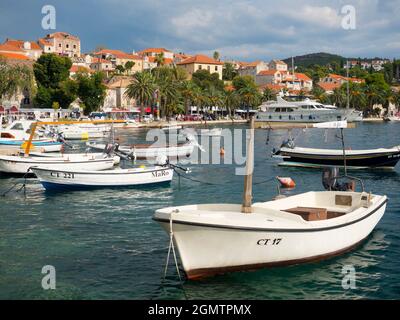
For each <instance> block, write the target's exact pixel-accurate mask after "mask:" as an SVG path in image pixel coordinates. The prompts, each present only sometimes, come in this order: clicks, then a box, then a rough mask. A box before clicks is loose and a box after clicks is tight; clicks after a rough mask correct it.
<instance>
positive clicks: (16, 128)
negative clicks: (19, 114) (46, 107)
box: [10, 122, 24, 130]
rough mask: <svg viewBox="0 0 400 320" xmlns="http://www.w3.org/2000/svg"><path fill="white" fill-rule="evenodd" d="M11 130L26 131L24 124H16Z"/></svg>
mask: <svg viewBox="0 0 400 320" xmlns="http://www.w3.org/2000/svg"><path fill="white" fill-rule="evenodd" d="M10 130H24V126H23V125H22V123H20V122H17V123H16V124H14V125H13V126H12V127H11V128H10Z"/></svg>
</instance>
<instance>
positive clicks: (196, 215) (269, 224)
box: [153, 119, 387, 279]
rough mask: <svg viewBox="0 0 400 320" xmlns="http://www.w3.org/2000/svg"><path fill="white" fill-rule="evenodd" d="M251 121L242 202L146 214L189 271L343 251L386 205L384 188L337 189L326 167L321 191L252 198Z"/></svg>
mask: <svg viewBox="0 0 400 320" xmlns="http://www.w3.org/2000/svg"><path fill="white" fill-rule="evenodd" d="M251 129H253V130H251V133H250V135H249V137H248V144H247V163H246V175H245V179H244V192H243V203H242V205H240V204H224V203H218V204H194V205H184V206H178V207H169V208H164V209H159V210H157V211H156V212H155V214H154V216H153V219H154V220H155V221H157V222H158V223H160V225H161V226H162V227H163V229H164V230H165V231H166V232H167V233H168V234H169V235H170V248H169V252H171V247H172V248H174V246H175V245H176V247H177V249H178V251H179V255H180V258H181V262H182V265H183V269H184V271H185V273H186V275H187V277H188V278H189V279H199V278H203V277H207V276H212V275H216V274H222V273H226V272H233V271H244V270H254V269H258V268H262V267H272V266H283V265H293V264H299V263H306V262H312V261H319V260H323V259H326V258H329V257H333V256H336V255H339V254H342V253H344V252H347V251H350V250H351V249H353V248H355V247H356V246H357V245H359V244H360V243H361V242H362V241H363V240H364V239H366V238H367V237H368V235H369V234H370V233H371V232H372V231H373V229H374V228H375V226H376V225H377V224H378V222H379V221H380V219H381V218H382V216H383V215H384V213H385V209H386V203H387V197H386V196H384V195H376V194H371V193H367V192H365V191H364V185H363V184H361V186H362V190H361V192H354V191H347V190H350V189H349V188H348V189H346V191H339V189H340V190H341V186H345V184H343V185H338V184H337V181H336V178H335V177H334V176H333V175H332V176H331V177H330V178H334V179H326V181H324V180H323V183H324V185H325V183H326V185H327V187H328V188H327V190H328V191H311V192H306V193H302V194H298V195H295V196H291V197H287V198H281V199H279V200H273V201H268V202H261V203H254V204H252V203H251V199H252V172H253V165H254V164H253V157H254V155H253V152H254V151H253V149H254V120H253V119H252V120H251ZM348 178H350V177H348ZM353 181H354V180H353ZM346 185H347V184H346ZM349 185H350V184H349ZM351 185H352V184H351ZM333 187H335V189H333ZM173 252H174V253H175V250H173ZM175 261H177V260H175Z"/></svg>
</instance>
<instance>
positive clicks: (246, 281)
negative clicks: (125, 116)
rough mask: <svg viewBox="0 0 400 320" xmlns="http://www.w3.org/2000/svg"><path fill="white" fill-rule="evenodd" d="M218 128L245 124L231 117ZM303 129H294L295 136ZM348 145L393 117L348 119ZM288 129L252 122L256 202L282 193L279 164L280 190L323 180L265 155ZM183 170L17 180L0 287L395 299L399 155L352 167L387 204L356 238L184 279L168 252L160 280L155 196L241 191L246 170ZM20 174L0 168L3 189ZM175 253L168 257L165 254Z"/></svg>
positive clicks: (166, 199)
mask: <svg viewBox="0 0 400 320" xmlns="http://www.w3.org/2000/svg"><path fill="white" fill-rule="evenodd" d="M224 128H229V129H233V128H245V126H242V125H237V126H235V127H232V126H225V127H224ZM120 132H122V133H121V144H122V143H123V142H126V141H129V142H132V143H133V142H135V143H136V142H138V141H143V140H144V139H145V136H146V131H144V130H131V131H120ZM299 132H300V131H299V130H297V131H295V132H293V135H294V136H297V135H298V133H299ZM345 135H346V144H347V146H348V147H351V148H353V149H367V148H378V147H391V146H395V145H400V138H399V137H400V124H396V123H364V124H359V125H358V126H357V128H356V129H349V130H345ZM286 137H287V131H285V130H279V131H273V132H271V134H270V139H269V143H268V144H267V143H266V140H267V131H265V130H257V131H256V140H255V172H254V173H255V175H254V183H255V185H254V189H253V196H254V201H255V202H260V201H267V200H270V199H271V198H272V197H273V196H275V195H276V194H277V186H276V183H275V182H269V183H263V184H257V183H259V182H263V181H265V180H267V179H270V178H271V177H275V176H278V175H279V176H290V177H292V178H293V179H294V180H295V182H296V184H297V186H296V188H295V189H294V190H291V191H282V192H283V193H284V194H286V195H291V194H297V193H301V192H305V191H309V190H322V184H321V171H319V170H313V169H298V168H284V167H278V166H277V165H276V163H277V162H276V159H272V158H271V156H270V155H271V151H272V148H273V147H279V145H280V143H281V142H282V140H283V139H284V138H286ZM296 143H297V145H299V146H308V147H325V148H326V147H337V148H340V141H339V140H338V139H337V138H335V132H334V130H330V131H328V135H327V136H326V137H325V131H324V130H320V129H312V130H306V131H304V132H303V131H301V133H300V134H299V135H298V137H297V140H296ZM189 166H190V167H191V169H192V172H191V173H190V178H192V179H194V180H199V181H204V182H207V184H205V183H200V182H196V181H193V180H187V179H181V181H180V183H179V181H178V178H177V177H175V178H174V181H173V182H172V184H171V186H170V187H161V188H145V189H102V190H92V191H76V192H68V193H56V194H54V193H53V194H49V193H46V192H45V191H44V190H43V188H42V187H41V185H40V184H39V183H38V182H37V181H36V180H35V179H29V180H28V183H27V189H26V196H24V194H23V192H16V191H13V192H11V193H9V194H8V195H7V196H5V197H2V198H0V299H185V297H187V298H189V299H361V298H370V299H371V298H372V299H398V298H400V265H399V263H398V261H399V259H400V234H399V230H400V227H399V225H400V197H399V187H400V167H396V169H395V170H394V171H355V172H352V173H353V175H355V176H358V177H361V178H363V179H364V182H365V185H366V190H367V191H372V192H375V193H378V194H386V195H387V196H388V197H389V203H388V206H387V210H386V213H385V215H384V217H383V219H382V220H381V222H380V223H379V224H378V226H377V228H376V229H375V231H374V232H373V233H372V234H371V236H370V237H369V238H368V239H367V240H366V241H365V242H364V243H363V244H362V245H361V246H360V247H359V248H357V249H356V250H354V251H352V252H350V253H347V254H345V255H343V256H340V257H337V258H334V259H330V260H327V261H324V262H319V263H313V264H307V265H299V266H291V267H284V268H273V269H262V270H258V271H253V272H240V273H231V274H226V275H222V276H216V277H213V278H209V279H205V280H202V281H187V282H184V284H183V286H181V284H180V282H179V279H178V276H177V273H176V271H175V268H174V265H173V264H172V263H171V264H170V267H169V272H168V276H167V278H166V280H165V281H164V282H163V283H162V277H163V269H164V266H165V261H166V256H167V249H168V242H169V237H168V235H167V234H166V233H165V232H164V231H163V230H162V229H161V228H160V227H159V225H158V224H157V223H156V222H154V221H153V220H152V215H153V213H154V211H155V210H156V209H158V208H162V207H166V206H173V205H183V204H194V203H215V202H219V203H220V202H226V203H229V202H232V203H240V202H241V200H242V191H243V177H242V176H236V175H235V166H234V165H229V164H222V165H212V164H209V165H205V164H204V165H189ZM18 181H21V182H22V181H23V179H21V178H15V177H4V176H3V177H1V178H0V191H1V193H2V192H4V191H5V190H7V189H8V188H9V187H10V186H11V185H12V184H14V183H16V182H18ZM171 262H172V261H171ZM45 265H52V266H54V267H55V269H56V290H47V291H46V290H43V289H42V286H41V281H42V277H43V275H42V274H41V270H42V267H43V266H45ZM344 266H352V267H354V268H355V271H356V288H355V289H349V290H345V289H344V288H343V287H342V280H343V277H344V276H345V275H344V274H343V273H342V268H343V267H344Z"/></svg>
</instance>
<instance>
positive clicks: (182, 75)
mask: <svg viewBox="0 0 400 320" xmlns="http://www.w3.org/2000/svg"><path fill="white" fill-rule="evenodd" d="M171 71H172V77H173V79H174V80H175V81H178V82H183V81H186V80H187V78H188V73H187V71H186V70H185V69H183V68H182V67H179V66H176V65H175V64H173V65H172V68H171Z"/></svg>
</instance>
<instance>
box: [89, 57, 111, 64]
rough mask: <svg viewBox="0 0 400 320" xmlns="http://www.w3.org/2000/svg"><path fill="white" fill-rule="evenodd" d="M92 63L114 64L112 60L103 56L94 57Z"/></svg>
mask: <svg viewBox="0 0 400 320" xmlns="http://www.w3.org/2000/svg"><path fill="white" fill-rule="evenodd" d="M92 63H109V64H112V62H111V61H110V60H106V59H102V58H93V59H92Z"/></svg>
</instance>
